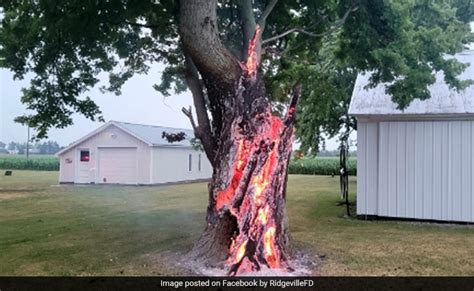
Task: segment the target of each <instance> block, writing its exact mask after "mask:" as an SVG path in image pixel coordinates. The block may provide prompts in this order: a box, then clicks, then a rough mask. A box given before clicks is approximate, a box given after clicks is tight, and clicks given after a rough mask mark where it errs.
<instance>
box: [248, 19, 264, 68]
mask: <svg viewBox="0 0 474 291" xmlns="http://www.w3.org/2000/svg"><path fill="white" fill-rule="evenodd" d="M260 33H261V29H260V26H259V25H258V24H257V26H256V27H255V34H254V35H253V38H252V39H251V40H250V43H249V48H248V57H247V62H246V64H245V67H246V68H247V74H248V75H249V76H255V75H256V73H257V67H258V52H257V42H258V41H259V39H260Z"/></svg>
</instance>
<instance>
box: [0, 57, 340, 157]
mask: <svg viewBox="0 0 474 291" xmlns="http://www.w3.org/2000/svg"><path fill="white" fill-rule="evenodd" d="M161 70H162V67H161V66H160V65H155V66H154V67H152V69H151V70H150V72H149V74H148V75H136V76H134V77H133V78H132V79H130V80H129V81H128V82H127V83H126V84H125V85H124V87H123V89H122V95H120V96H116V95H114V94H111V93H107V94H102V93H101V92H100V91H99V90H98V89H97V88H95V89H93V90H91V91H90V92H89V94H88V95H89V96H90V97H91V98H92V99H93V100H94V101H95V102H96V103H97V104H98V105H99V107H100V109H101V110H102V112H103V116H104V118H105V120H106V121H109V120H118V121H125V122H132V123H141V124H152V125H161V126H170V127H179V128H191V126H190V124H189V120H188V119H187V118H186V117H185V116H184V114H183V113H182V112H181V108H182V107H183V106H185V107H188V106H190V105H192V97H191V93H189V92H186V93H184V94H180V95H172V96H170V97H166V98H165V97H163V95H161V94H160V93H159V92H157V91H155V90H154V89H153V88H152V85H153V84H155V82H156V81H157V80H159V78H160V71H161ZM100 77H101V78H100V79H101V82H104V84H105V83H106V82H107V80H108V76H107V75H106V74H103V75H101V76H100ZM28 84H29V78H25V79H24V80H21V81H18V80H13V74H12V73H11V72H10V71H8V70H5V69H0V141H3V142H10V141H26V135H27V128H26V127H25V126H23V125H20V124H18V123H15V122H14V121H13V119H14V118H15V117H16V116H18V115H22V114H24V113H25V112H26V111H25V106H24V105H23V104H22V103H21V101H20V98H21V88H23V87H27V86H28ZM96 87H98V86H96ZM73 121H74V124H73V125H71V126H70V127H68V128H66V129H55V128H53V129H51V130H50V132H49V134H48V136H49V139H50V140H54V141H57V142H58V143H59V144H60V145H62V146H64V145H68V144H70V143H71V142H73V141H75V140H77V139H79V138H81V137H82V136H84V135H86V134H88V133H89V132H91V131H93V130H94V129H96V128H97V127H99V126H100V125H101V123H100V122H92V121H90V120H88V119H86V118H85V117H83V116H81V115H79V114H74V115H73ZM326 147H327V149H328V150H329V149H335V148H337V144H336V142H335V141H329V142H328V143H327V145H326Z"/></svg>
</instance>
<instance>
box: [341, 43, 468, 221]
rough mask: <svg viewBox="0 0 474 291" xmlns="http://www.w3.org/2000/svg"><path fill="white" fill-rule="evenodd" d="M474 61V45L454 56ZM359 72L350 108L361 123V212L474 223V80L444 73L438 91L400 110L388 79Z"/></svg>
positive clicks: (434, 87)
mask: <svg viewBox="0 0 474 291" xmlns="http://www.w3.org/2000/svg"><path fill="white" fill-rule="evenodd" d="M455 57H456V58H457V59H458V60H459V61H461V62H463V63H470V64H471V65H470V66H469V67H468V68H467V69H466V70H465V71H464V73H463V74H462V75H461V76H460V78H461V79H474V51H466V52H463V53H460V54H457V55H456V56H455ZM368 78H369V76H368V75H367V74H366V75H359V76H358V77H357V81H356V84H355V88H354V92H353V96H352V101H351V105H350V108H349V113H350V114H351V115H353V116H356V118H357V121H358V128H357V214H358V215H360V216H380V217H395V218H408V219H422V220H439V221H456V222H474V85H472V86H470V87H468V88H467V89H466V90H464V91H460V92H457V91H455V90H453V89H450V88H449V87H448V86H447V84H446V83H445V82H444V80H443V76H442V74H438V75H437V80H436V83H435V84H433V85H432V86H431V87H430V92H431V96H432V97H431V98H430V99H428V100H425V101H420V100H415V101H413V102H412V103H411V104H410V106H409V107H408V108H407V109H405V110H403V111H400V110H398V109H397V106H396V104H394V103H393V102H392V101H391V97H390V96H389V95H387V94H386V93H385V90H384V87H383V85H379V86H377V87H376V88H373V89H365V88H364V87H365V86H366V85H367V84H368Z"/></svg>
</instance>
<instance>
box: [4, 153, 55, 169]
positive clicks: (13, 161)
mask: <svg viewBox="0 0 474 291" xmlns="http://www.w3.org/2000/svg"><path fill="white" fill-rule="evenodd" d="M0 169H5V170H36V171H58V170H59V159H58V158H57V157H56V156H53V155H30V156H29V158H28V160H27V159H26V155H5V154H0Z"/></svg>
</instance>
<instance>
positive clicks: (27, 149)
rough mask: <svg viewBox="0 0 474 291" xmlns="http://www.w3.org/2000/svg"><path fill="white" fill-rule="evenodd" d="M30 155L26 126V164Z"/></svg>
mask: <svg viewBox="0 0 474 291" xmlns="http://www.w3.org/2000/svg"><path fill="white" fill-rule="evenodd" d="M29 155H30V126H29V125H28V138H27V139H26V162H27V163H28V158H29Z"/></svg>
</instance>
